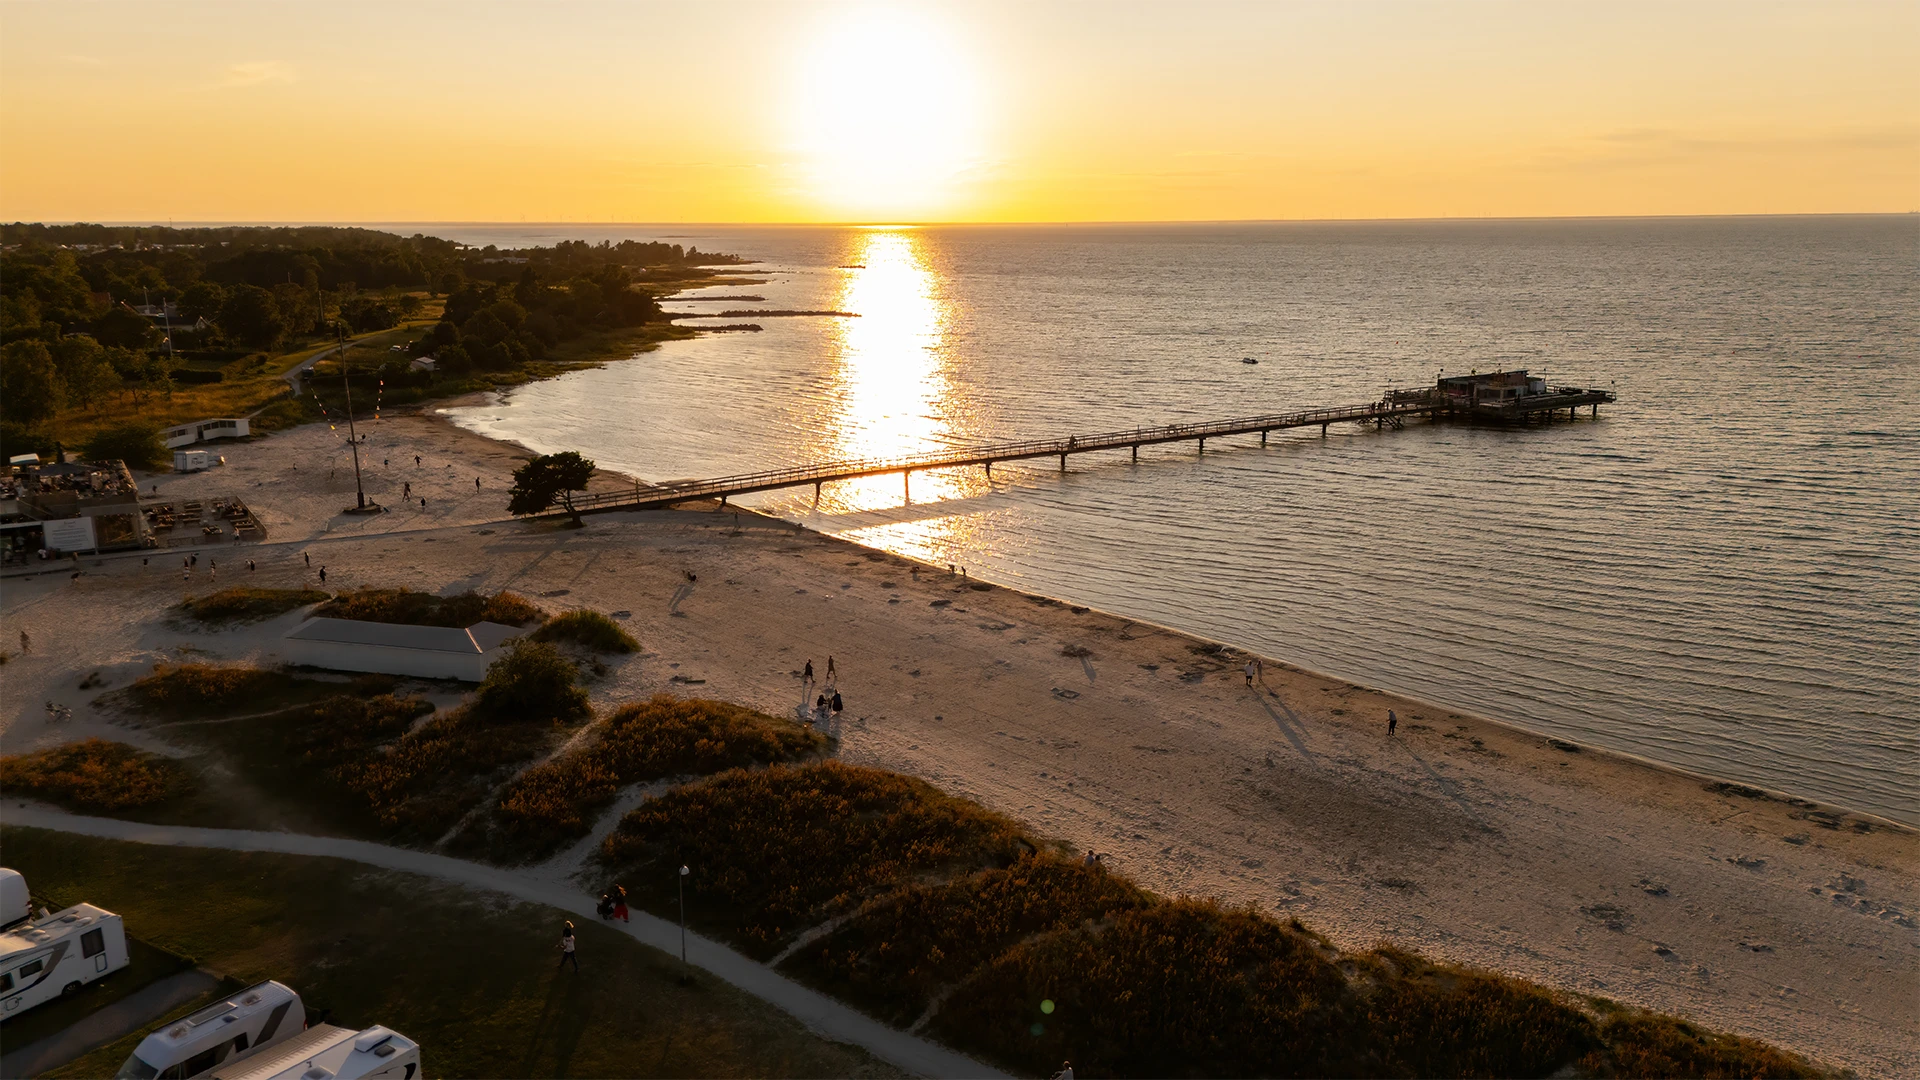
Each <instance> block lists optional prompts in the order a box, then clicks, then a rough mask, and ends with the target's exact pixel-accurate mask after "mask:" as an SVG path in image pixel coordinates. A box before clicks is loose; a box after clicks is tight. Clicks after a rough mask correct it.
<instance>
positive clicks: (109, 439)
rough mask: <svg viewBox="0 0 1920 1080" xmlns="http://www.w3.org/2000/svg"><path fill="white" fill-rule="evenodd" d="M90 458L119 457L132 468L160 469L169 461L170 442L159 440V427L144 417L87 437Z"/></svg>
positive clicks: (91, 459) (109, 458) (112, 458)
mask: <svg viewBox="0 0 1920 1080" xmlns="http://www.w3.org/2000/svg"><path fill="white" fill-rule="evenodd" d="M85 453H86V455H87V459H88V460H89V461H112V460H114V459H116V458H117V459H119V460H120V461H124V462H126V463H127V467H128V468H133V469H157V468H159V467H160V466H162V465H165V464H166V463H167V460H168V457H167V445H166V443H164V442H162V441H161V439H160V426H159V425H158V424H150V423H147V422H145V421H142V420H136V421H134V422H133V423H131V424H122V425H120V426H119V427H112V428H107V429H106V430H105V431H102V432H100V433H99V434H97V435H95V436H94V437H93V438H91V439H88V440H87V445H86V448H85Z"/></svg>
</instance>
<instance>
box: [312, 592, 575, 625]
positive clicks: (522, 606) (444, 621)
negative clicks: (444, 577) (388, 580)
mask: <svg viewBox="0 0 1920 1080" xmlns="http://www.w3.org/2000/svg"><path fill="white" fill-rule="evenodd" d="M314 614H315V615H318V616H320V617H322V618H328V619H356V620H359V621H361V622H384V623H404V624H406V625H408V626H453V627H466V626H472V625H473V624H474V623H477V622H496V623H502V624H504V625H507V626H525V625H527V624H528V623H530V622H538V621H539V620H540V619H541V617H542V613H541V611H540V609H539V608H537V607H535V606H534V605H533V602H532V601H530V600H528V599H527V598H526V597H524V596H519V595H516V594H514V593H510V592H498V593H495V594H493V595H492V596H482V595H480V594H479V593H475V592H466V593H461V594H459V595H458V596H444V597H443V596H434V595H433V594H431V593H423V592H414V591H413V590H411V589H361V590H359V591H358V592H344V593H341V594H340V595H338V596H336V597H334V598H333V599H332V600H329V601H328V602H327V603H325V604H323V605H321V606H320V607H319V608H318V609H317V610H315V611H314Z"/></svg>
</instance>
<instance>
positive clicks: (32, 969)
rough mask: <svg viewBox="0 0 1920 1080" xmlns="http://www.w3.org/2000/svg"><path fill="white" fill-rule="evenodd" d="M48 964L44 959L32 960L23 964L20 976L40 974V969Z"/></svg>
mask: <svg viewBox="0 0 1920 1080" xmlns="http://www.w3.org/2000/svg"><path fill="white" fill-rule="evenodd" d="M46 966H47V964H46V961H44V960H32V961H29V962H27V963H24V964H21V965H20V977H21V978H23V979H24V978H26V977H27V976H29V975H38V974H40V969H41V968H43V967H46Z"/></svg>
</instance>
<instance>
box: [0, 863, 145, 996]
mask: <svg viewBox="0 0 1920 1080" xmlns="http://www.w3.org/2000/svg"><path fill="white" fill-rule="evenodd" d="M8 873H9V874H13V878H11V879H0V894H6V895H4V896H3V897H0V898H4V899H5V901H6V902H7V904H8V910H7V914H8V915H9V916H11V915H14V914H16V912H15V911H14V910H13V908H14V906H15V905H14V903H13V901H14V897H13V896H12V895H10V888H9V883H10V882H11V881H13V880H18V881H19V892H20V893H22V894H24V893H25V892H26V880H25V879H24V878H21V877H20V875H19V874H17V873H14V872H13V871H8ZM43 910H44V909H43ZM127 961H128V957H127V931H126V928H125V927H123V926H122V925H121V923H120V916H118V915H115V914H114V913H113V912H111V911H105V910H102V909H100V908H97V907H94V906H93V905H92V904H75V905H74V906H72V907H70V908H67V909H66V910H64V911H56V912H53V913H51V914H47V915H42V916H41V917H40V918H38V919H36V918H33V917H32V916H31V915H29V916H28V917H26V918H24V919H16V920H15V921H14V922H13V923H12V924H11V925H10V926H9V927H8V928H7V929H6V931H5V932H0V1018H10V1017H14V1016H18V1015H19V1014H20V1013H22V1012H25V1011H26V1010H28V1009H31V1008H33V1007H34V1006H35V1005H40V1004H43V1003H45V1002H48V1001H52V1000H53V999H54V998H57V997H64V996H66V995H68V994H77V993H79V992H80V989H81V987H83V986H85V985H86V984H88V983H90V982H93V981H94V980H95V979H101V978H105V977H106V976H108V975H111V974H113V973H114V972H116V971H119V970H120V969H121V968H123V967H126V966H127Z"/></svg>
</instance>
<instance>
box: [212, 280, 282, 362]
mask: <svg viewBox="0 0 1920 1080" xmlns="http://www.w3.org/2000/svg"><path fill="white" fill-rule="evenodd" d="M220 328H221V329H222V330H225V331H226V332H227V335H228V336H229V337H232V338H233V339H234V340H235V341H238V342H242V343H244V344H247V345H251V346H252V347H254V348H256V349H271V348H273V347H274V346H275V345H278V344H279V343H280V339H281V338H282V337H283V336H285V335H286V333H287V320H286V317H285V316H284V315H282V314H281V311H280V303H279V301H277V300H275V299H274V295H273V293H271V292H268V291H267V290H266V289H263V288H261V287H260V286H258V285H239V286H235V287H234V288H233V289H232V291H230V292H229V293H228V294H227V299H226V303H224V304H222V305H221V306H220Z"/></svg>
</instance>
